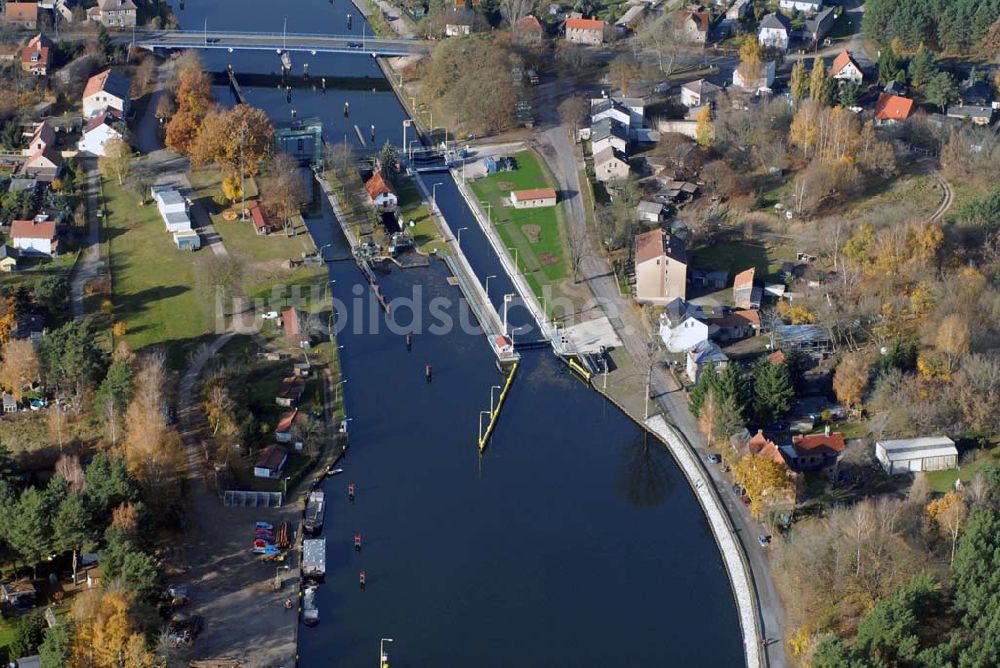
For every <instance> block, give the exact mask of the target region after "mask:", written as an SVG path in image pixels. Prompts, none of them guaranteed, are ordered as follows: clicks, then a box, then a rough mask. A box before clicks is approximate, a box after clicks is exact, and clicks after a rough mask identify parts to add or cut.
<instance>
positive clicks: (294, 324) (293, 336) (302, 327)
mask: <svg viewBox="0 0 1000 668" xmlns="http://www.w3.org/2000/svg"><path fill="white" fill-rule="evenodd" d="M308 320H309V316H307V315H306V313H305V311H303V310H302V309H300V308H296V307H294V306H293V307H292V308H290V309H286V310H284V311H282V312H281V328H282V330H284V332H285V342H286V343H287V344H288V345H290V346H294V347H297V348H308V347H309V346H310V344H311V341H312V337H311V336H310V334H309V322H308Z"/></svg>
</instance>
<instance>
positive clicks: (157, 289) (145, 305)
mask: <svg viewBox="0 0 1000 668" xmlns="http://www.w3.org/2000/svg"><path fill="white" fill-rule="evenodd" d="M104 193H105V197H106V204H107V210H108V217H107V219H106V221H105V224H106V225H107V230H108V237H109V239H110V249H111V271H112V276H113V280H112V286H113V288H112V289H113V294H112V301H113V303H114V317H115V320H117V321H120V322H123V323H124V324H125V336H126V339H127V340H128V342H129V345H130V346H131V347H132V349H133V350H141V349H142V348H145V347H147V346H153V345H161V344H162V345H164V346H166V348H167V354H168V359H169V362H170V365H171V366H172V367H174V368H179V367H181V366H183V364H184V362H185V357H186V355H187V353H188V351H190V350H191V349H192V348H193V347H194V346H196V345H198V344H199V343H201V342H203V341H204V340H206V338H207V335H208V334H209V333H210V331H211V327H212V320H211V317H210V314H211V309H212V306H213V300H212V296H211V295H208V294H204V291H200V292H199V290H197V289H196V287H195V286H196V281H197V274H196V266H197V263H198V262H199V261H200V260H201V258H200V255H202V254H204V253H210V252H211V251H201V252H198V253H192V252H190V251H180V250H177V248H176V247H175V246H174V244H173V240H172V238H171V235H170V234H169V233H168V232H167V231H166V229H165V228H164V225H163V221H162V219H161V218H160V215H159V212H158V211H157V209H156V207H155V206H154V205H152V204H147V205H145V206H138V202H137V201H136V197H135V196H134V195H133V194H131V193H128V192H126V191H124V190H123V189H122V188H121V187H119V186H118V185H117V184H115V183H112V182H105V184H104Z"/></svg>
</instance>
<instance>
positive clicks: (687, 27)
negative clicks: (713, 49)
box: [677, 8, 712, 44]
mask: <svg viewBox="0 0 1000 668" xmlns="http://www.w3.org/2000/svg"><path fill="white" fill-rule="evenodd" d="M711 23H712V16H711V14H709V13H708V11H706V10H704V9H700V8H699V9H687V10H684V11H683V12H681V13H680V14H679V16H678V22H677V32H678V36H679V37H680V38H681V39H683V40H686V41H688V42H693V43H695V44H705V43H706V42H707V41H708V28H709V26H710V25H711Z"/></svg>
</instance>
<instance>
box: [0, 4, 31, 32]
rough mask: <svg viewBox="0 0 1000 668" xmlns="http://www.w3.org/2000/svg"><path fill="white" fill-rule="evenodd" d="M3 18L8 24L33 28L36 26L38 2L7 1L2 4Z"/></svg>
mask: <svg viewBox="0 0 1000 668" xmlns="http://www.w3.org/2000/svg"><path fill="white" fill-rule="evenodd" d="M3 18H4V21H6V22H7V24H8V25H12V26H17V27H19V28H27V29H28V30H34V29H35V28H37V27H38V4H37V3H34V2H8V3H6V4H5V5H4V6H3Z"/></svg>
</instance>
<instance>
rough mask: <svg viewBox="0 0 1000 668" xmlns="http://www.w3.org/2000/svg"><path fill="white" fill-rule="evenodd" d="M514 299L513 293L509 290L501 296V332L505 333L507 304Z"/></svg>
mask: <svg viewBox="0 0 1000 668" xmlns="http://www.w3.org/2000/svg"><path fill="white" fill-rule="evenodd" d="M513 300H514V293H513V292H509V293H507V294H505V295H504V296H503V333H504V334H506V333H507V305H508V304H510V303H511V301H513Z"/></svg>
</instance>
